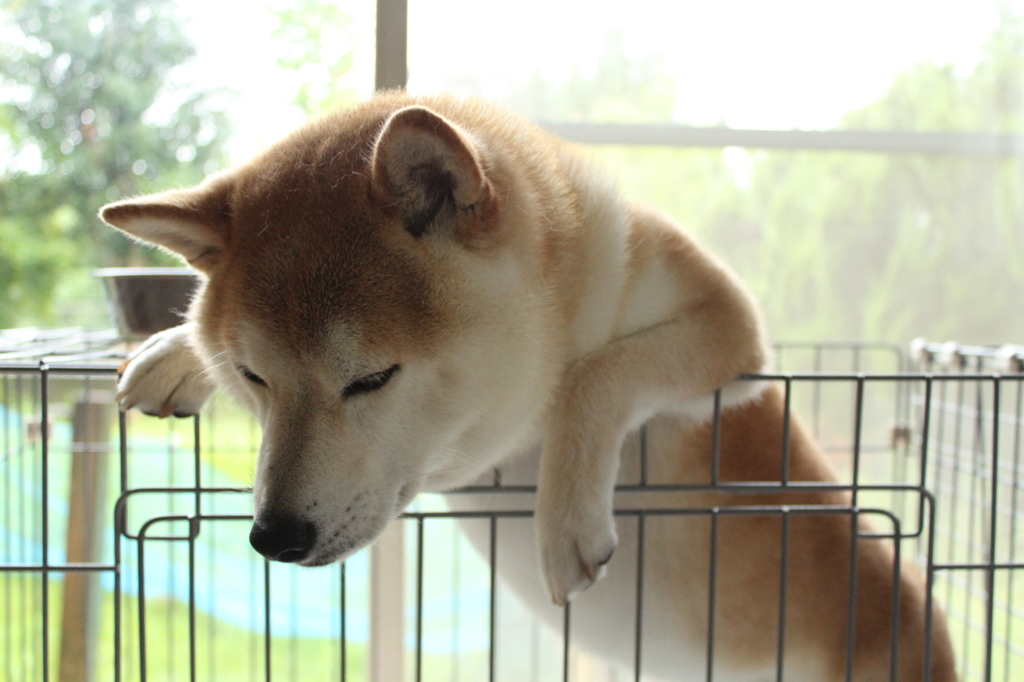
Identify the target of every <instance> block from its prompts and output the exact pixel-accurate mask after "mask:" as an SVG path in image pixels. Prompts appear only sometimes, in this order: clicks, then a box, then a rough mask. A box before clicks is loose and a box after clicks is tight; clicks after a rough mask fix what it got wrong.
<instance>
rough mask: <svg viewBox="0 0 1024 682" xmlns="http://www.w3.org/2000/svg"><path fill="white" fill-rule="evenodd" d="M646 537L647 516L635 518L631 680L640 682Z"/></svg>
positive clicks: (641, 514)
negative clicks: (634, 601) (634, 619)
mask: <svg viewBox="0 0 1024 682" xmlns="http://www.w3.org/2000/svg"><path fill="white" fill-rule="evenodd" d="M646 535H647V515H646V514H644V513H643V512H641V513H640V515H639V516H638V517H637V528H636V542H637V545H636V626H635V627H636V630H635V631H634V633H633V636H634V641H633V680H634V682H640V666H641V662H642V659H643V649H642V648H641V645H642V644H643V641H644V639H643V626H644V542H645V541H646Z"/></svg>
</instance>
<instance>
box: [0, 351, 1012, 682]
mask: <svg viewBox="0 0 1024 682" xmlns="http://www.w3.org/2000/svg"><path fill="white" fill-rule="evenodd" d="M69 336H70V335H69ZM58 340H59V342H60V343H61V344H63V345H62V346H61V348H62V349H63V350H61V355H60V356H49V357H43V358H42V362H40V358H39V357H32V353H29V352H26V350H27V349H25V348H24V345H19V348H18V349H16V350H15V351H14V352H16V353H19V354H18V355H15V356H13V357H12V356H11V355H8V356H7V357H4V356H0V390H2V396H3V401H2V414H0V423H2V428H3V440H2V445H3V448H4V449H3V453H4V454H3V460H2V464H0V478H2V481H3V483H2V485H3V488H4V490H3V493H2V499H3V501H2V502H0V513H2V514H3V517H2V525H0V532H2V533H3V542H2V543H0V544H2V549H0V618H2V620H0V656H2V662H0V676H3V679H8V680H23V679H24V680H40V679H42V680H86V679H95V680H108V679H115V680H119V679H125V680H136V679H139V680H218V681H220V680H229V681H230V680H236V679H237V680H278V681H281V680H307V679H317V680H321V679H325V680H326V679H335V680H360V681H361V680H368V681H369V680H374V681H375V680H388V681H389V682H391V681H392V680H400V679H406V680H452V681H455V680H464V681H476V680H537V681H546V680H602V681H603V680H609V681H612V680H615V681H620V680H635V679H648V678H647V677H645V676H644V672H643V671H644V666H645V664H646V663H647V662H648V659H647V658H646V656H647V652H646V650H645V647H644V644H645V642H646V641H647V635H648V634H649V632H648V633H646V634H645V624H646V623H645V618H644V604H645V603H647V602H648V601H649V600H650V599H651V598H652V595H650V594H648V595H644V593H643V589H644V575H645V568H644V566H645V560H647V559H648V558H649V557H648V555H647V553H646V552H645V549H644V547H643V541H642V538H643V537H644V528H645V524H650V523H655V522H657V520H658V519H665V518H668V517H677V521H678V522H679V523H704V524H707V525H708V527H709V528H710V529H712V532H714V530H713V529H715V528H717V524H720V523H724V522H727V521H722V519H724V518H726V517H727V516H729V515H730V514H738V513H747V514H758V515H762V516H772V517H776V518H778V519H779V520H780V522H781V524H782V525H781V527H782V528H785V527H787V524H788V523H789V519H790V518H792V517H793V516H794V515H795V514H800V513H808V512H806V511H799V510H793V509H786V508H758V509H752V510H746V511H743V510H728V509H724V510H711V509H689V508H682V507H679V506H672V505H671V504H670V505H660V507H661V508H659V509H653V508H635V507H631V506H630V504H629V501H630V499H631V498H630V495H631V494H635V493H637V492H640V491H644V492H645V494H649V491H651V490H655V489H657V490H658V494H662V493H664V494H666V495H668V494H670V493H672V492H673V491H672V490H670V489H666V488H665V487H664V486H660V487H658V486H657V485H656V483H657V482H656V481H654V480H652V478H651V474H650V472H648V470H647V466H646V461H645V458H644V457H643V451H644V438H643V434H640V435H638V436H636V437H633V438H631V441H630V446H628V447H633V448H634V450H635V451H636V452H638V453H639V454H640V456H638V457H635V458H628V457H627V458H626V459H625V460H624V463H623V467H622V472H621V475H620V486H619V490H620V494H619V499H620V500H621V502H620V504H619V505H618V506H619V508H618V512H617V514H618V517H617V522H618V524H619V525H620V527H623V528H624V527H625V525H628V524H631V527H632V528H633V529H634V530H637V531H639V532H638V533H637V535H638V536H639V537H640V538H641V542H640V543H639V546H637V547H631V548H628V549H629V553H630V556H629V557H628V559H626V558H622V557H620V566H622V568H621V569H618V570H620V571H622V572H625V573H627V574H628V575H627V578H628V580H627V582H629V583H630V584H632V585H635V592H633V593H631V594H630V598H629V599H627V600H626V601H627V603H628V604H629V606H628V608H627V609H625V610H624V611H623V614H622V618H621V619H617V622H615V623H607V624H605V627H606V628H607V629H608V630H609V631H613V632H614V633H615V636H616V637H617V638H618V639H619V640H621V641H625V642H628V643H629V646H628V647H627V651H626V654H625V656H618V657H612V658H613V659H614V660H611V661H608V660H605V659H606V658H608V657H602V656H600V655H595V652H594V651H593V650H592V648H589V649H588V648H586V647H582V646H578V642H577V640H578V639H579V638H580V633H582V632H584V631H585V630H586V628H587V627H588V623H587V622H586V619H585V617H584V616H581V613H580V612H577V613H574V612H573V609H572V607H571V606H570V607H567V608H565V609H557V608H556V607H553V606H549V607H547V608H548V609H550V610H549V611H547V612H543V613H540V612H539V609H538V608H537V607H536V605H530V606H528V605H527V604H526V603H525V602H524V601H523V600H522V599H521V598H520V595H519V594H518V593H517V591H516V590H515V589H514V587H513V586H512V585H511V584H510V583H509V582H508V581H507V580H506V579H505V578H504V577H503V575H504V574H503V570H502V569H503V568H504V569H507V567H508V566H509V565H510V564H512V563H514V561H515V558H516V557H515V556H513V553H512V552H511V551H510V550H509V549H508V548H507V547H506V545H505V543H504V540H503V539H504V538H506V537H508V536H512V535H518V536H522V535H523V532H522V531H523V530H524V529H527V530H528V529H529V527H530V524H531V518H530V516H531V513H530V507H531V503H532V490H533V488H532V481H531V480H529V478H517V476H519V474H518V473H517V472H515V471H499V472H495V474H494V476H493V480H488V481H486V482H483V484H482V485H479V486H477V487H474V488H470V489H468V490H467V491H465V492H463V493H460V494H459V496H455V497H462V498H464V499H469V498H473V497H474V496H477V497H478V498H479V497H482V496H488V497H487V499H488V504H491V501H492V500H493V504H492V506H491V507H490V508H485V509H483V510H481V509H480V508H479V505H477V509H476V510H474V511H471V512H466V511H462V512H459V511H454V510H453V509H455V508H457V507H458V505H457V504H452V502H451V499H452V498H449V499H448V500H447V501H446V500H445V499H443V498H441V497H439V496H421V498H420V499H419V500H418V501H417V503H416V506H415V507H413V508H412V509H411V510H410V511H409V512H408V513H407V514H406V516H405V517H404V519H403V520H402V521H399V522H397V523H396V524H393V527H392V530H389V535H390V536H392V539H391V541H390V549H381V547H384V546H385V545H387V543H383V542H382V543H379V547H378V549H375V550H373V551H363V552H361V553H359V554H357V555H356V556H354V557H352V558H350V559H349V560H348V561H347V562H346V563H345V564H344V565H342V566H338V565H336V566H332V567H327V568H323V569H302V568H296V567H293V566H288V565H281V564H270V563H268V562H265V561H264V560H262V559H261V558H259V557H258V556H257V555H256V554H255V553H254V552H252V551H251V550H250V549H249V547H248V542H247V536H248V529H249V523H250V522H251V509H250V505H251V501H250V499H249V495H248V493H247V491H246V489H245V484H246V483H247V482H248V481H251V478H252V474H253V472H254V470H255V465H254V463H255V454H256V451H257V448H258V443H259V432H258V427H257V426H256V425H255V424H254V423H253V421H252V419H251V418H250V417H248V416H247V415H245V414H243V413H241V412H240V411H238V410H237V409H235V408H234V407H233V406H231V405H230V403H228V402H227V401H223V400H215V401H214V402H213V404H212V405H211V406H210V408H209V409H208V410H207V411H206V412H205V413H204V414H203V416H202V417H201V418H194V419H192V418H190V419H175V420H169V421H159V420H156V419H152V418H148V417H145V416H142V415H135V414H129V415H119V414H117V413H116V412H115V411H114V410H113V408H112V407H111V405H112V404H113V400H112V397H113V392H114V390H115V386H114V384H115V376H114V366H115V365H116V364H117V359H118V358H119V356H120V355H121V354H123V352H124V349H123V348H122V347H121V346H119V345H117V344H116V340H114V339H110V338H106V339H100V340H97V339H92V340H90V341H85V342H82V340H81V339H79V340H78V341H79V343H77V344H75V343H69V341H68V338H65V337H60V338H59V339H58ZM45 341H46V343H42V342H40V343H41V346H39V345H37V346H36V347H35V348H34V349H32V350H34V351H38V348H39V347H45V348H48V349H52V348H53V347H54V346H53V344H51V343H50V342H51V341H53V338H49V339H46V340H45ZM19 344H23V342H22V341H19ZM47 344H49V345H47ZM83 344H84V345H83ZM974 350H976V351H977V352H975V353H973V354H972V353H971V352H970V351H971V349H962V350H960V351H957V352H953V353H951V352H949V348H948V347H934V346H924V347H921V348H919V349H918V351H919V352H918V353H917V356H916V357H917V360H918V361H919V364H918V365H917V366H915V367H913V370H914V372H913V373H909V372H907V371H906V370H907V369H908V368H907V367H906V362H905V360H904V357H903V354H902V353H901V352H900V350H899V349H897V348H893V347H888V346H866V345H859V344H858V345H850V344H838V345H829V344H789V345H786V346H784V347H781V348H780V352H779V367H780V370H783V369H784V370H785V373H779V374H775V375H771V376H770V379H771V380H772V381H776V382H778V383H779V384H780V385H781V386H783V387H784V390H785V393H786V396H787V404H789V405H790V406H791V408H792V410H793V411H794V412H799V413H800V414H802V415H803V416H804V419H805V421H807V422H808V424H809V426H810V427H811V429H812V430H813V431H814V434H815V437H816V438H818V440H819V441H820V442H822V443H823V444H824V447H825V449H826V451H827V452H828V453H829V456H830V458H831V459H832V461H833V463H834V465H835V466H836V468H837V470H838V471H839V472H840V478H841V481H840V483H839V484H838V485H841V486H845V487H846V488H847V489H851V490H854V491H856V494H857V495H858V502H857V505H858V506H857V508H856V509H857V510H860V511H859V513H865V514H870V513H875V514H876V515H878V516H879V517H881V518H891V519H893V520H895V523H890V524H889V526H890V527H894V528H895V531H894V533H893V537H894V538H895V539H893V540H891V542H892V543H893V544H894V545H895V546H896V547H898V548H899V549H898V551H901V552H902V553H903V555H904V556H912V557H914V558H915V559H916V561H917V562H918V563H919V564H920V565H921V566H923V567H924V569H925V571H926V575H927V576H928V578H929V581H930V583H931V584H933V593H934V595H935V597H936V598H937V599H938V600H939V602H941V603H942V604H943V605H944V606H945V609H946V611H947V614H948V618H949V624H950V628H951V634H952V637H953V641H954V646H955V648H956V651H957V661H958V665H959V667H960V672H961V678H962V679H964V680H973V679H977V680H1004V681H1006V682H1009V681H1011V680H1015V679H1019V678H1020V676H1021V675H1022V674H1024V595H1022V592H1024V587H1022V586H1021V585H1020V584H1017V583H1019V577H1018V575H1019V574H1020V572H1021V569H1022V568H1024V561H1022V558H1021V549H1020V546H1021V542H1022V540H1024V538H1022V537H1021V533H1022V531H1021V528H1022V526H1024V524H1022V522H1021V520H1020V519H1021V517H1022V516H1024V507H1022V505H1024V498H1022V493H1021V490H1020V487H1021V481H1022V478H1024V471H1022V466H1021V461H1020V449H1021V443H1020V440H1021V435H1020V430H1021V424H1022V414H1021V410H1022V379H1021V376H1020V375H1019V374H1015V375H1009V374H1004V375H999V374H997V373H996V369H997V368H996V367H995V366H994V365H993V362H995V360H993V359H992V358H995V357H996V356H997V354H996V353H993V352H992V351H989V350H988V349H974ZM36 354H37V355H42V354H41V353H38V352H37V353H36ZM1004 356H1005V353H1004ZM997 359H998V358H997ZM1016 369H1019V368H1016ZM627 449H628V448H627ZM76 464H77V466H76ZM87 464H88V465H91V466H87ZM706 487H707V486H704V487H702V489H703V488H706ZM676 492H678V491H676ZM683 492H694V491H693V490H690V491H683ZM90 510H92V511H90ZM872 510H874V511H872ZM827 513H835V514H846V515H851V514H853V513H854V508H853V507H850V508H847V509H836V510H829V511H828V512H827ZM90 514H93V516H90ZM83 518H85V519H86V522H83V521H82V519H83ZM673 522H675V521H673ZM878 525H879V526H880V527H885V524H884V523H881V522H880V523H879V524H878ZM90 527H91V528H92V532H91V533H90V531H89V528H90ZM374 552H377V554H376V555H375V554H374ZM624 553H625V550H624V548H622V547H620V550H619V554H624ZM715 576H716V571H715V568H714V566H713V565H712V566H711V567H709V570H708V573H707V575H706V579H707V580H708V581H709V583H710V584H711V586H712V588H711V589H710V595H711V604H710V605H709V606H708V608H707V610H706V612H707V614H708V617H709V623H708V632H709V633H711V634H710V635H709V637H708V642H707V644H708V655H707V656H706V658H705V659H704V660H703V661H702V662H701V663H700V669H698V670H694V669H686V670H685V671H681V672H680V677H678V678H677V679H714V676H715V668H714V663H715V660H716V659H715V654H714V651H715V641H714V625H715V624H714V614H715V609H714V599H715V596H714V595H715V590H714V584H715ZM529 578H530V579H532V580H536V581H538V582H539V580H540V578H539V576H538V574H537V573H536V572H535V571H534V572H533V573H532V574H531V575H530V576H529ZM594 589H598V588H594ZM790 589H796V588H795V587H791V588H790ZM780 603H782V604H784V603H785V599H782V600H781V601H780ZM584 615H585V614H584ZM785 626H786V618H785V613H784V609H783V608H780V614H779V631H780V633H782V632H784V630H785ZM574 635H575V636H576V637H575V638H574ZM779 641H780V642H781V641H783V637H782V636H781V635H780V636H779ZM779 651H780V654H779V675H778V679H784V677H785V662H784V660H783V648H782V647H781V646H780V648H779ZM76 661H78V662H79V663H78V665H77V667H76V664H75V662H76Z"/></svg>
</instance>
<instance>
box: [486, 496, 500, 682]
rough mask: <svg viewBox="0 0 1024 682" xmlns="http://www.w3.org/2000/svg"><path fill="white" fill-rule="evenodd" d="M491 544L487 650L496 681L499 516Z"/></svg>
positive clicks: (489, 676)
mask: <svg viewBox="0 0 1024 682" xmlns="http://www.w3.org/2000/svg"><path fill="white" fill-rule="evenodd" d="M490 539H491V546H490V560H491V561H490V568H491V593H490V597H491V603H490V613H489V614H488V617H489V618H490V623H489V627H490V631H489V637H490V647H489V648H488V652H487V680H488V682H494V663H495V651H494V650H495V645H496V635H497V632H496V628H495V618H496V614H495V610H496V606H497V601H498V595H497V590H498V517H497V516H491V538H490Z"/></svg>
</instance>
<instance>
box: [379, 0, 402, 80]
mask: <svg viewBox="0 0 1024 682" xmlns="http://www.w3.org/2000/svg"><path fill="white" fill-rule="evenodd" d="M408 23H409V4H408V0H377V60H376V70H375V79H374V88H375V89H376V90H378V91H379V90H390V89H392V88H402V89H404V88H405V85H406V81H407V80H408V57H407V43H408Z"/></svg>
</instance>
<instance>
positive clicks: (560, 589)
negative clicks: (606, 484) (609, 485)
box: [536, 507, 618, 606]
mask: <svg viewBox="0 0 1024 682" xmlns="http://www.w3.org/2000/svg"><path fill="white" fill-rule="evenodd" d="M552 512H553V513H552ZM536 526H537V537H538V541H539V543H540V557H541V567H542V570H543V572H544V580H545V582H546V583H547V587H548V593H549V594H550V595H551V601H553V602H554V603H555V604H557V605H559V606H563V605H565V603H566V602H568V601H569V599H570V598H572V596H573V595H575V594H578V593H579V592H582V591H583V590H585V589H587V588H588V587H590V586H591V585H593V584H594V583H595V582H597V581H598V580H600V579H601V578H602V577H603V576H604V574H605V568H606V564H607V563H608V561H609V560H611V558H612V554H613V553H614V552H615V546H616V544H617V543H618V538H617V536H616V534H615V521H614V519H613V518H612V514H611V510H610V509H609V510H600V511H598V510H581V509H571V508H565V507H563V508H556V509H547V510H542V509H538V514H537V519H536Z"/></svg>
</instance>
